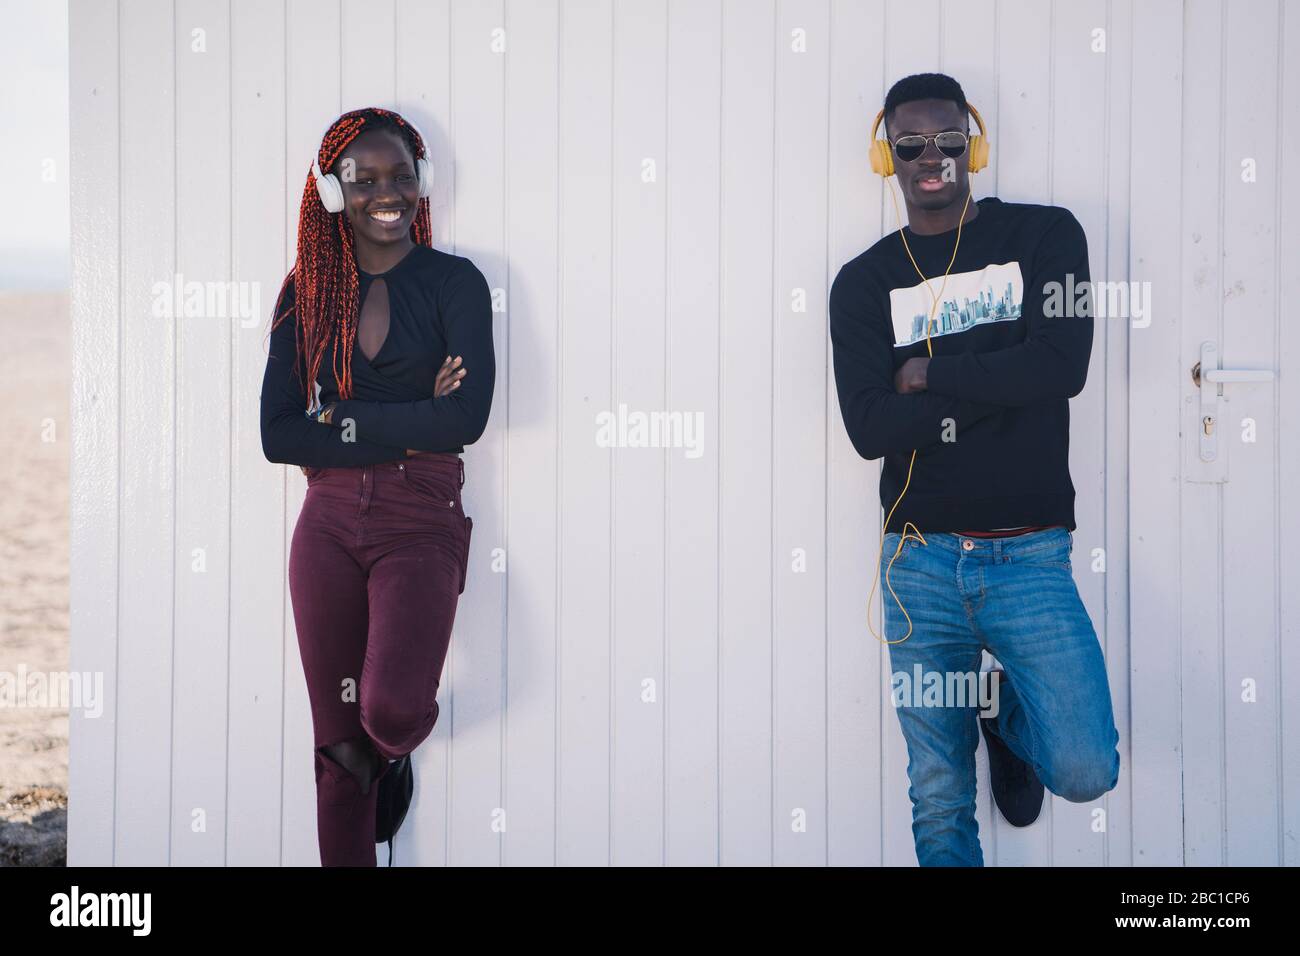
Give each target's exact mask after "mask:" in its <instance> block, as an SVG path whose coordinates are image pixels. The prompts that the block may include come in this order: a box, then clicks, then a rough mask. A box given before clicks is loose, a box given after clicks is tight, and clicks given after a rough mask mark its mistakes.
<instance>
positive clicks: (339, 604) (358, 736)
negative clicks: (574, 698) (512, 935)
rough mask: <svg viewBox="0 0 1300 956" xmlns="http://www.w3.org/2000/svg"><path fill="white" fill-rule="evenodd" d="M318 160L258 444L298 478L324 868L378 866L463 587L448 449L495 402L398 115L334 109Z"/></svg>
mask: <svg viewBox="0 0 1300 956" xmlns="http://www.w3.org/2000/svg"><path fill="white" fill-rule="evenodd" d="M316 161H317V163H318V167H314V168H313V171H312V173H310V174H309V175H308V178H307V183H306V186H305V187H304V189H303V194H302V207H301V212H300V215H299V221H298V249H297V259H296V261H295V263H294V267H293V271H292V272H290V273H289V275H288V277H286V279H285V280H284V285H283V286H282V287H281V289H280V294H279V296H278V300H277V302H276V308H275V315H274V316H273V319H272V323H271V341H270V347H269V350H268V351H269V354H268V357H267V363H266V374H265V377H264V378H263V381H262V404H261V430H262V450H263V452H264V453H265V455H266V457H267V458H268V459H269V460H270V461H273V462H283V463H287V464H295V465H300V466H302V468H303V471H304V472H306V474H307V495H306V498H305V500H304V501H303V506H302V511H301V513H300V514H299V516H298V521H297V524H296V526H295V528H294V533H293V540H292V544H291V547H290V553H289V588H290V595H291V599H292V602H293V613H294V620H295V622H296V626H297V631H298V646H299V649H300V651H301V653H302V662H303V669H304V672H305V675H306V679H307V691H308V697H309V699H310V702H311V711H312V725H313V733H314V737H315V763H316V822H317V835H318V838H319V842H320V855H321V863H322V865H324V866H340V865H343V866H348V865H351V866H374V865H375V844H376V842H383V841H384V840H389V863H390V865H391V863H392V843H391V837H392V833H393V831H395V829H396V827H397V826H398V825H400V823H401V821H402V818H403V817H404V816H405V813H406V808H407V806H408V805H409V802H410V795H411V787H412V782H411V768H410V756H409V755H410V753H411V751H412V750H414V749H415V748H416V746H418V745H419V744H420V742H421V741H423V740H424V739H425V737H427V736H428V734H429V732H430V731H431V730H432V729H433V725H434V722H435V721H436V720H437V719H438V703H437V700H436V699H435V697H436V694H437V691H438V683H439V679H440V677H441V674H442V667H443V662H444V660H445V659H446V655H447V645H448V643H449V642H450V640H451V629H452V622H453V620H454V619H455V615H456V604H457V600H458V597H459V595H460V594H461V593H462V592H463V591H464V588H465V576H466V568H467V561H468V553H469V541H470V532H471V529H472V524H471V522H470V519H469V518H468V517H466V516H465V513H464V510H463V509H462V506H461V487H462V486H463V484H464V474H465V471H464V464H463V462H462V461H461V458H460V452H462V451H463V450H464V446H465V445H468V444H471V443H472V442H474V441H476V440H477V439H478V438H479V436H480V435H481V434H482V433H483V429H484V428H485V427H486V425H487V420H488V412H489V410H490V408H491V404H492V389H493V384H494V380H495V370H496V365H495V357H494V354H493V346H492V303H491V295H490V293H489V291H488V286H487V283H486V281H484V279H483V276H482V274H481V273H480V272H479V270H478V269H477V268H475V267H474V265H473V263H471V262H470V261H469V260H468V259H465V258H462V257H460V256H454V255H449V254H447V253H444V252H439V251H437V250H435V249H434V248H432V246H431V245H430V243H431V239H432V227H431V224H430V220H429V202H428V199H427V198H424V197H425V196H426V195H427V191H428V185H429V182H430V179H431V175H432V172H431V169H430V168H429V167H428V166H427V165H426V163H425V147H424V142H423V140H422V138H421V137H420V134H419V132H418V131H416V130H415V128H414V127H413V126H411V124H410V123H409V122H407V121H406V120H405V119H404V118H403V117H401V116H400V115H398V114H397V113H394V112H391V111H389V110H383V109H374V108H372V109H364V110H356V111H354V112H350V113H345V114H344V115H343V116H341V117H339V118H338V119H337V120H336V121H335V122H334V123H333V124H331V126H330V128H329V129H328V130H327V131H326V133H325V136H324V139H323V140H322V142H321V144H320V148H319V150H318V152H317V155H316ZM331 177H333V178H331ZM331 209H333V210H334V211H331ZM316 391H318V392H319V395H318V396H317V395H316V394H315V393H316ZM317 399H318V400H317Z"/></svg>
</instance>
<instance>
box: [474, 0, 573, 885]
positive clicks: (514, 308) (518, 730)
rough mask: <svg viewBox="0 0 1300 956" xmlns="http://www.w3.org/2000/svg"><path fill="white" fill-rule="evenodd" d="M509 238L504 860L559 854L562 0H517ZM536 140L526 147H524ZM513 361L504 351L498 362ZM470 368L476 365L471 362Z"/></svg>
mask: <svg viewBox="0 0 1300 956" xmlns="http://www.w3.org/2000/svg"><path fill="white" fill-rule="evenodd" d="M506 29H507V31H508V33H509V37H510V38H511V41H512V44H511V47H510V59H509V64H508V66H507V69H506V143H507V156H508V161H507V169H506V182H505V188H506V215H507V232H506V245H507V248H508V249H509V252H510V276H509V281H510V285H509V288H508V289H507V290H506V301H507V302H508V303H509V311H508V315H509V316H510V333H511V334H510V351H509V353H508V354H509V383H510V387H509V391H508V392H502V393H501V394H503V395H507V396H508V400H509V406H508V409H507V411H508V413H509V420H510V430H509V432H508V433H507V436H506V447H507V454H508V456H509V460H510V471H511V473H512V474H514V475H515V476H516V480H514V481H511V482H510V484H509V486H508V488H507V495H508V502H507V506H508V514H509V517H510V574H509V577H508V578H507V584H508V590H507V597H506V620H507V622H508V623H509V627H510V637H509V642H508V645H507V648H506V651H507V659H506V680H507V693H508V706H507V722H506V754H505V768H506V770H505V781H504V786H505V795H506V800H505V805H506V807H507V809H508V812H509V829H507V831H506V840H505V853H504V862H505V863H508V864H534V865H537V864H546V865H549V864H552V863H554V862H555V761H556V752H555V726H556V724H555V708H556V689H557V688H556V678H555V648H556V640H555V638H556V634H555V626H556V587H555V581H556V563H555V554H556V522H557V515H556V507H555V505H556V493H557V483H556V477H555V476H556V460H555V441H556V401H555V391H556V382H557V381H558V379H557V373H558V371H559V362H558V357H559V356H558V351H557V349H558V345H559V342H558V318H559V315H558V303H557V297H558V293H559V289H558V285H557V279H556V276H557V272H558V264H559V255H558V243H557V241H556V240H557V238H558V236H559V226H560V223H559V203H558V198H559V192H558V188H557V185H558V175H559V166H558V157H559V130H558V128H557V124H556V110H557V109H558V106H559V89H558V84H557V77H558V72H557V68H558V65H559V64H558V55H559V42H558V41H559V32H558V31H559V5H558V3H557V2H556V0H509V2H508V4H507V6H506ZM519 144H527V148H526V149H520V148H513V147H517V146H518V145H519ZM503 365H504V363H503V362H501V360H500V359H498V366H499V367H501V366H503ZM470 374H471V375H472V374H473V371H472V370H471V372H470Z"/></svg>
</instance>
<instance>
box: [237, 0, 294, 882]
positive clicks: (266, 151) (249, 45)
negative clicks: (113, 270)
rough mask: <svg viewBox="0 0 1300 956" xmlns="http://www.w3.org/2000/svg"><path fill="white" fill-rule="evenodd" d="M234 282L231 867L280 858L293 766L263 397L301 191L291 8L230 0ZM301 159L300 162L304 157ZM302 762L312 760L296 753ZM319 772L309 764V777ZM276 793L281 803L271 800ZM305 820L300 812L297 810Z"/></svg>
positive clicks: (279, 522) (277, 479) (274, 496)
mask: <svg viewBox="0 0 1300 956" xmlns="http://www.w3.org/2000/svg"><path fill="white" fill-rule="evenodd" d="M230 13H231V24H230V27H231V29H230V37H231V39H230V51H229V53H230V62H231V67H230V74H231V77H230V78H231V86H232V89H231V93H232V102H231V143H240V144H243V145H242V148H240V149H231V152H230V156H231V162H232V166H231V174H232V181H231V190H230V202H231V229H230V236H231V273H230V274H231V278H232V279H234V280H239V281H244V282H248V283H251V284H253V287H254V289H255V290H256V291H257V298H256V299H255V300H254V301H255V302H257V303H258V304H259V309H258V311H257V313H256V315H254V316H253V317H251V318H241V319H240V320H239V321H237V322H232V323H231V324H230V336H231V343H232V345H231V348H232V356H231V361H232V369H231V374H230V380H231V383H232V387H231V394H230V399H231V416H230V420H231V424H232V432H231V441H232V446H231V450H230V460H231V465H230V647H229V652H230V671H229V680H230V692H229V698H228V703H227V706H228V708H229V711H228V714H229V727H228V730H227V739H226V765H227V767H228V768H229V769H228V770H227V780H226V782H225V787H226V801H227V811H226V828H225V829H226V862H227V863H230V864H233V865H275V864H278V863H279V862H280V834H281V809H282V808H281V802H280V797H281V794H280V788H279V787H278V786H268V781H277V780H279V779H280V768H281V766H282V763H283V761H284V760H285V759H286V753H285V750H284V740H283V737H282V735H281V733H280V725H281V719H282V713H283V706H284V670H285V667H286V664H289V665H292V666H295V667H296V666H298V664H297V661H296V660H295V659H290V660H289V661H287V662H286V660H285V657H284V654H283V652H282V646H281V638H282V634H283V615H282V614H281V611H280V608H281V606H282V602H283V600H284V599H285V591H284V585H283V583H282V581H283V577H284V568H285V562H286V560H287V552H286V551H285V550H284V539H283V537H282V536H281V534H280V530H281V529H282V528H283V527H284V500H283V498H284V475H283V473H282V469H280V468H279V467H277V466H274V465H271V464H269V463H268V462H267V461H266V458H265V457H264V456H263V454H262V442H261V431H260V424H259V422H260V401H259V396H260V393H261V389H262V375H263V373H264V372H265V370H266V353H267V344H268V338H269V331H270V326H271V311H272V309H273V308H274V307H275V298H276V296H277V295H278V293H279V291H280V283H281V282H282V281H283V279H284V272H283V271H282V269H281V264H282V261H283V259H284V248H285V242H286V235H285V228H286V226H285V224H284V222H283V220H281V219H280V218H279V217H275V218H274V219H273V220H272V221H271V222H268V221H267V214H266V211H267V210H268V209H282V208H284V207H285V206H286V205H287V204H288V203H289V201H290V197H293V196H296V195H297V194H298V193H297V190H296V189H295V188H294V185H292V184H291V183H292V181H288V182H286V179H285V176H284V174H283V172H282V171H283V170H284V169H285V168H286V157H285V128H284V102H285V76H284V63H283V58H284V49H285V19H284V4H283V3H245V2H235V3H232V4H231V10H230ZM298 160H299V161H298V162H297V163H294V164H293V166H294V167H295V168H297V167H301V165H302V162H301V157H298ZM293 756H294V758H295V759H294V763H295V764H302V763H304V762H306V761H305V760H304V759H303V757H304V755H302V754H294V755H293ZM310 771H311V765H310V764H308V772H309V773H310ZM268 793H269V794H270V795H271V799H270V800H268V796H267V795H268ZM294 816H301V814H294Z"/></svg>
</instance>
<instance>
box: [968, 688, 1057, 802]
mask: <svg viewBox="0 0 1300 956" xmlns="http://www.w3.org/2000/svg"><path fill="white" fill-rule="evenodd" d="M990 673H991V674H997V678H996V679H997V680H999V681H1000V682H1002V683H1008V684H1009V683H1010V679H1009V678H1008V677H1007V675H1006V673H1005V672H1003V671H1001V670H996V671H991V672H990ZM989 679H990V680H993V679H995V678H992V677H990V678H989ZM979 722H980V730H982V731H983V732H984V743H985V744H986V745H987V746H988V748H989V776H990V777H992V778H993V802H994V803H996V804H997V805H998V809H999V810H1001V811H1002V816H1003V818H1004V819H1005V820H1006V821H1007V823H1010V824H1011V825H1012V826H1013V827H1027V826H1029V824H1031V823H1033V822H1034V821H1035V820H1037V819H1038V814H1039V811H1041V810H1042V809H1043V790H1044V787H1043V784H1042V781H1040V780H1039V779H1038V774H1036V773H1034V768H1033V767H1031V766H1030V765H1029V764H1027V763H1025V762H1024V761H1023V760H1021V759H1020V758H1019V757H1017V756H1016V755H1015V753H1014V752H1013V751H1012V750H1011V748H1010V747H1008V746H1007V745H1006V743H1004V742H1003V740H1002V738H1001V737H999V736H998V735H997V733H996V732H995V731H993V730H992V729H991V728H992V726H993V720H992V719H990V718H988V717H983V716H981V717H980V718H979Z"/></svg>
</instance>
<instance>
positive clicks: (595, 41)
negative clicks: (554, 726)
mask: <svg viewBox="0 0 1300 956" xmlns="http://www.w3.org/2000/svg"><path fill="white" fill-rule="evenodd" d="M613 35H614V25H613V10H612V8H611V6H610V5H609V4H608V3H604V2H601V0H564V2H563V4H562V6H561V8H560V44H561V46H560V116H559V120H560V202H561V209H562V212H561V215H562V218H563V222H564V235H563V238H562V243H561V256H560V303H561V310H560V316H561V318H560V322H561V325H560V370H559V378H560V398H559V416H560V420H559V434H560V450H559V455H558V457H559V462H560V473H559V478H560V522H559V524H560V528H559V535H560V556H559V566H560V581H559V605H560V631H559V635H558V652H557V653H558V658H559V659H558V660H557V661H556V670H557V673H558V676H559V733H558V736H559V741H558V747H559V753H558V761H557V766H556V778H557V781H556V789H557V792H558V804H559V806H558V816H559V822H558V827H559V832H558V834H557V843H558V847H557V854H556V855H557V862H559V863H561V864H564V865H576V866H594V865H604V864H606V863H608V862H610V828H611V826H612V819H611V815H610V784H611V777H610V772H611V769H610V739H611V733H612V724H611V718H610V714H611V707H612V702H613V698H612V693H613V689H612V685H611V665H612V660H613V658H612V651H611V647H612V645H611V632H612V617H611V615H612V605H611V601H610V595H611V589H612V580H613V579H612V570H611V565H612V562H613V553H612V543H611V535H610V530H611V522H612V518H613V511H612V508H613V480H612V478H613V458H612V455H613V451H612V449H610V448H607V447H600V446H599V445H597V444H596V416H597V415H598V414H599V413H600V412H602V411H610V410H612V409H614V407H615V404H614V384H613V361H612V356H613V352H612V349H613V335H612V329H611V325H612V323H611V322H610V314H611V311H612V307H613V277H612V270H613V257H612V251H611V250H612V248H613V243H614V235H613V203H612V200H611V197H612V194H613V183H614V171H613V163H612V156H611V150H610V143H611V136H612V134H613V110H614V101H613V70H614V62H613V42H612V41H613Z"/></svg>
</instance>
